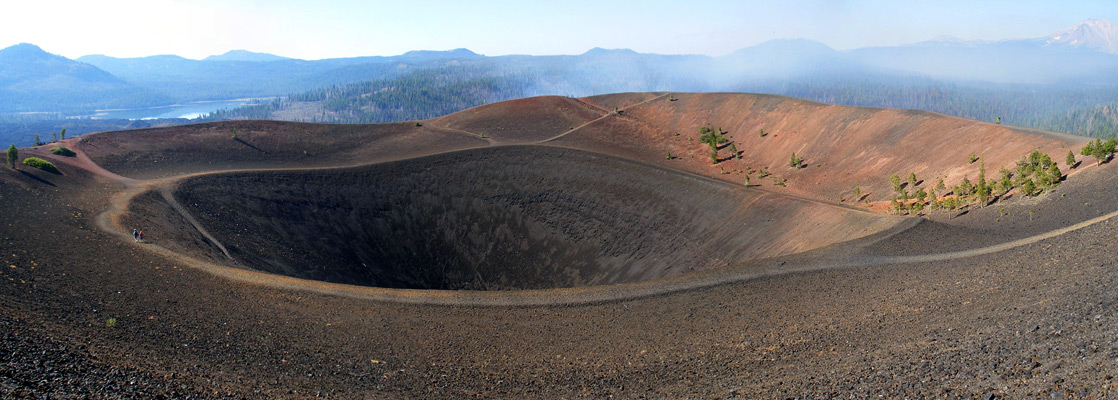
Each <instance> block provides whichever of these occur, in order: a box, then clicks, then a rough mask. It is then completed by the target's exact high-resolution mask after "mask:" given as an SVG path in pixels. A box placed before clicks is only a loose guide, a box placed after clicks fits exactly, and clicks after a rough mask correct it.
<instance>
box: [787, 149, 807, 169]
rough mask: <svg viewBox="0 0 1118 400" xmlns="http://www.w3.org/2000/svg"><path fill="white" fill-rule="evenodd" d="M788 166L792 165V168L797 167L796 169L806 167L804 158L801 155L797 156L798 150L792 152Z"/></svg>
mask: <svg viewBox="0 0 1118 400" xmlns="http://www.w3.org/2000/svg"><path fill="white" fill-rule="evenodd" d="M788 166H790V167H792V168H795V169H800V168H803V167H804V159H803V158H800V157H796V152H792V159H791V160H789V161H788Z"/></svg>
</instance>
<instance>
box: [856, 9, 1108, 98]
mask: <svg viewBox="0 0 1118 400" xmlns="http://www.w3.org/2000/svg"><path fill="white" fill-rule="evenodd" d="M1115 45H1118V27H1116V26H1115V25H1114V24H1112V23H1110V22H1109V21H1104V20H1087V21H1084V22H1083V23H1081V24H1078V25H1076V26H1074V27H1071V28H1069V29H1066V30H1064V31H1061V32H1059V33H1055V34H1052V35H1050V36H1048V37H1044V38H1033V39H1017V40H1001V41H968V40H962V39H958V38H952V37H940V38H937V39H933V40H930V41H925V42H920V43H915V44H911V45H902V46H888V47H867V48H860V49H854V50H849V51H846V52H845V53H847V54H849V55H851V56H853V58H854V59H857V60H859V62H861V63H863V64H865V65H867V66H874V67H878V68H883V69H891V70H895V71H906V72H908V73H914V74H918V75H923V76H928V77H934V78H938V79H950V80H963V81H969V82H990V83H1000V84H1028V85H1054V84H1084V85H1098V84H1108V85H1109V84H1112V83H1114V78H1115V72H1118V56H1116V54H1118V51H1114V50H1111V49H1112V48H1114V49H1115V50H1118V48H1115V47H1114V46H1115Z"/></svg>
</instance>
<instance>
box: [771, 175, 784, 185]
mask: <svg viewBox="0 0 1118 400" xmlns="http://www.w3.org/2000/svg"><path fill="white" fill-rule="evenodd" d="M773 185H776V186H780V187H788V179H787V178H777V177H775V176H774V177H773Z"/></svg>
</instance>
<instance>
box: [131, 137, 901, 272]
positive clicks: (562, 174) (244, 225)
mask: <svg viewBox="0 0 1118 400" xmlns="http://www.w3.org/2000/svg"><path fill="white" fill-rule="evenodd" d="M173 198H174V201H177V202H178V203H180V204H182V205H183V207H184V208H185V210H187V212H188V213H189V214H191V215H193V216H194V217H195V218H196V219H197V221H198V222H199V224H200V225H201V226H202V227H204V229H205V230H207V231H208V232H209V233H210V234H212V235H213V238H214V239H216V241H217V242H219V243H223V244H224V248H225V249H226V250H227V252H228V254H229V257H230V258H232V260H233V261H234V262H235V263H237V264H238V265H239V266H242V267H247V268H250V269H255V270H260V271H265V272H270V273H276V274H282V275H288V276H292V277H297V278H305V279H314V280H321V281H327V282H334V283H345V284H354V285H362V286H374V287H381V288H398V289H441V290H461V289H466V290H515V289H554V288H569V287H578V286H588V285H603V284H618V283H632V282H642V281H649V280H655V279H660V278H665V277H671V276H676V275H680V274H683V273H686V272H691V271H697V270H704V269H708V268H714V267H723V266H727V265H731V264H738V263H742V262H745V261H748V260H752V259H757V258H764V257H771V256H776V255H782V254H788V253H791V252H797V251H803V250H806V249H808V248H810V247H817V246H820V245H825V244H830V243H834V242H836V241H842V240H846V239H849V238H853V237H858V236H861V235H865V234H868V233H872V232H875V231H878V230H881V229H884V228H886V227H889V226H891V225H892V224H894V223H896V219H895V218H888V217H883V216H878V215H873V214H870V213H865V212H858V211H854V210H846V209H841V208H834V207H829V206H824V205H820V204H817V203H814V202H810V201H804V200H799V199H794V198H788V197H785V196H781V195H778V194H772V193H767V192H763V191H754V190H748V189H746V188H744V187H742V186H741V185H733V184H729V183H726V182H722V181H717V180H712V179H709V178H706V177H702V176H697V175H692V174H688V173H681V172H679V171H674V170H669V169H664V168H660V167H656V166H651V165H647V164H642V163H637V162H632V161H628V160H624V159H619V158H615V157H611V156H604V155H600V154H594V153H589V152H585V151H579V150H573V149H563V148H554V147H538V146H537V147H529V146H502V147H496V148H485V149H475V150H465V151H459V152H453V153H447V154H439V155H433V156H427V157H422V158H416V159H409V160H403V161H395V162H389V163H383V164H374V165H368V166H361V167H352V168H340V169H319V170H309V171H308V170H279V171H256V172H233V173H222V174H212V175H202V176H199V177H194V178H190V179H187V180H185V181H184V182H182V183H181V184H180V185H179V186H178V187H177V188H176V189H175V190H174V192H173ZM147 201H167V200H166V199H160V198H154V197H153V198H148V199H147ZM161 210H163V212H165V213H168V215H163V217H166V218H160V220H162V221H177V222H178V223H179V224H185V221H183V220H181V219H175V218H169V214H173V213H174V212H176V211H175V210H174V209H173V208H171V207H164V208H162V209H161ZM143 213H144V214H147V215H148V220H147V221H145V222H143V223H142V224H143V225H145V226H149V227H151V228H152V229H154V230H157V231H161V232H183V233H188V234H193V232H192V229H191V228H190V227H189V226H178V227H173V226H167V225H164V224H158V223H156V222H155V219H156V218H155V217H156V216H158V215H159V214H158V213H155V212H154V209H148V210H145V211H143ZM138 223H139V222H138ZM821 226H822V227H821ZM175 241H179V242H184V243H185V242H193V243H197V244H198V245H197V246H192V247H188V248H180V249H179V250H180V251H182V250H185V251H187V252H189V253H192V254H195V255H202V256H208V257H209V258H211V259H220V258H221V257H220V255H219V254H218V253H217V251H218V249H217V248H215V247H213V246H209V245H206V244H207V243H206V242H205V241H202V242H198V241H192V240H189V239H187V240H183V238H178V239H175Z"/></svg>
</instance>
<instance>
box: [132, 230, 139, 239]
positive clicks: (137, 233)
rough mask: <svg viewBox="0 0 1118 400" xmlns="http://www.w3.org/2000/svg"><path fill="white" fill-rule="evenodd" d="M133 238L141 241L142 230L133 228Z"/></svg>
mask: <svg viewBox="0 0 1118 400" xmlns="http://www.w3.org/2000/svg"><path fill="white" fill-rule="evenodd" d="M132 240H135V241H137V242H139V241H140V231H139V230H136V229H133V230H132Z"/></svg>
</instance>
